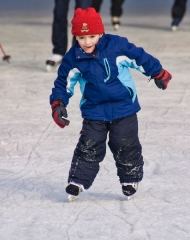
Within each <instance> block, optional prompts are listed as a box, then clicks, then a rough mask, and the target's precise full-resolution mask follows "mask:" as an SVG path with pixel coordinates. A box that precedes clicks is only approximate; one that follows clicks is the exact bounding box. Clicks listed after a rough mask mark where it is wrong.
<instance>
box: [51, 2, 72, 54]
mask: <svg viewBox="0 0 190 240" xmlns="http://www.w3.org/2000/svg"><path fill="white" fill-rule="evenodd" d="M68 7H69V0H55V7H54V11H53V13H54V15H53V25H52V43H53V53H54V54H60V55H65V53H66V51H67V44H68V39H67V38H68V36H67V25H68V23H67V14H68Z"/></svg>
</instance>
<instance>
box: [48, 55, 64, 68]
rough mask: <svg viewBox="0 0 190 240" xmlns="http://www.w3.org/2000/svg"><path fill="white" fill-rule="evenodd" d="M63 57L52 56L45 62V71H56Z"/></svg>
mask: <svg viewBox="0 0 190 240" xmlns="http://www.w3.org/2000/svg"><path fill="white" fill-rule="evenodd" d="M62 58H63V56H62V55H59V54H53V55H52V56H51V58H49V59H48V60H47V61H46V71H47V72H52V71H57V69H58V67H59V65H60V64H61V61H62Z"/></svg>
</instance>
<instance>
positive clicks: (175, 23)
mask: <svg viewBox="0 0 190 240" xmlns="http://www.w3.org/2000/svg"><path fill="white" fill-rule="evenodd" d="M180 22H181V19H180V18H174V19H173V21H172V24H171V26H172V31H173V32H175V31H177V30H178V27H179V24H180Z"/></svg>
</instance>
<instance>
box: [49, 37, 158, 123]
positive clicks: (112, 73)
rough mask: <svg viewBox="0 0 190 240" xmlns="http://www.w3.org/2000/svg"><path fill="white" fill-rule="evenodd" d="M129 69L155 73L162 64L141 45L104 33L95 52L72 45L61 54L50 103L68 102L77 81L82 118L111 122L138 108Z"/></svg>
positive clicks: (146, 73)
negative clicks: (90, 52) (61, 57)
mask: <svg viewBox="0 0 190 240" xmlns="http://www.w3.org/2000/svg"><path fill="white" fill-rule="evenodd" d="M129 68H133V69H136V70H138V71H140V72H141V73H143V74H144V75H146V76H156V75H157V74H159V73H160V71H161V69H162V66H161V64H160V62H159V61H158V60H157V59H156V58H154V57H153V56H151V55H150V54H148V53H146V52H145V51H144V49H143V48H141V47H136V46H135V45H134V44H132V43H129V42H128V40H127V39H126V38H124V37H119V36H116V35H110V34H104V35H103V36H102V38H101V39H100V40H99V42H98V44H97V45H96V49H95V54H94V55H92V54H87V53H85V52H84V51H83V50H82V49H81V48H80V46H79V44H78V43H76V44H75V46H73V47H72V48H71V49H70V50H69V51H68V52H67V54H66V55H65V56H64V58H63V60H62V64H61V65H60V67H59V70H58V77H57V79H56V80H55V82H54V88H53V89H52V94H51V95H50V104H52V102H53V101H55V100H57V99H62V101H63V102H64V103H65V105H68V103H69V98H70V97H71V96H73V95H74V87H75V85H76V83H77V82H78V83H79V84H80V91H81V93H82V98H81V102H80V109H81V112H82V117H83V118H86V119H91V120H103V121H112V120H114V119H118V118H122V117H126V116H130V115H132V114H134V113H136V112H138V111H139V110H140V105H139V103H138V98H137V91H136V87H135V84H134V81H133V78H132V76H131V74H130V71H129Z"/></svg>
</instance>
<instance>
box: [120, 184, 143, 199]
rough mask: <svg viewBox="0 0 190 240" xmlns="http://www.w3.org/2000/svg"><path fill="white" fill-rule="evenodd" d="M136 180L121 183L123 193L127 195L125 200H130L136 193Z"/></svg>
mask: <svg viewBox="0 0 190 240" xmlns="http://www.w3.org/2000/svg"><path fill="white" fill-rule="evenodd" d="M138 185H139V183H138V182H133V183H122V191H123V194H124V195H126V196H127V200H130V199H131V197H132V195H133V194H134V193H136V191H137V189H138Z"/></svg>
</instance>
